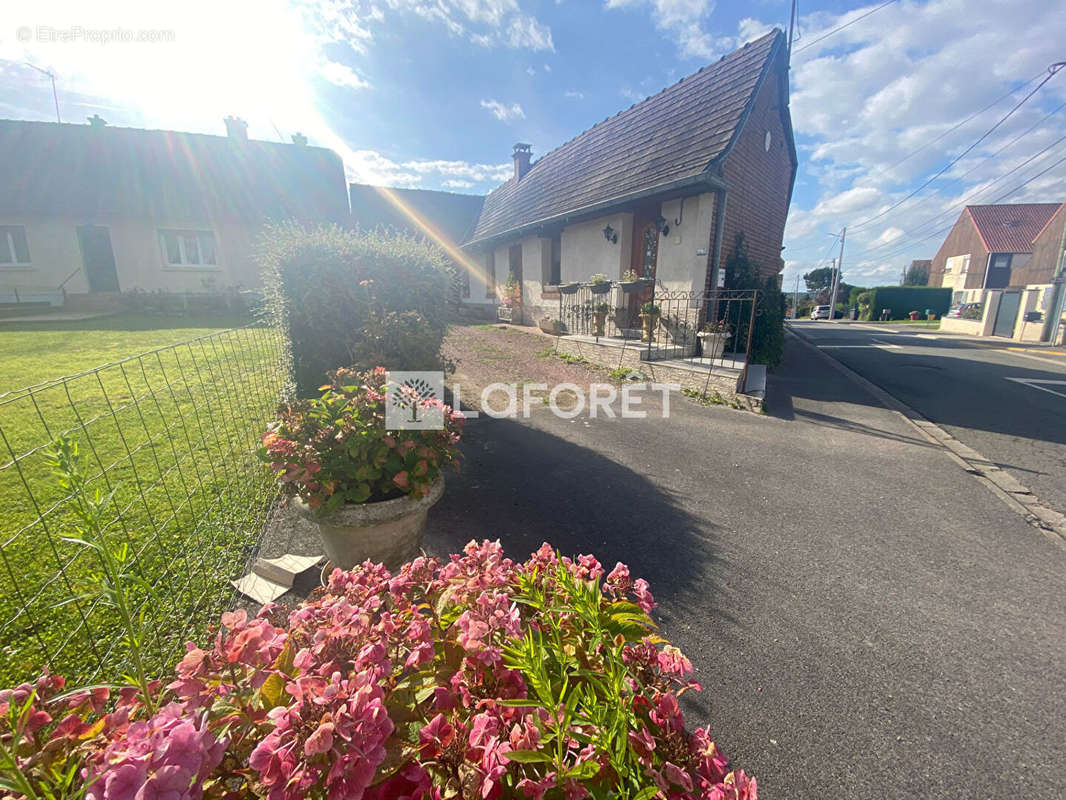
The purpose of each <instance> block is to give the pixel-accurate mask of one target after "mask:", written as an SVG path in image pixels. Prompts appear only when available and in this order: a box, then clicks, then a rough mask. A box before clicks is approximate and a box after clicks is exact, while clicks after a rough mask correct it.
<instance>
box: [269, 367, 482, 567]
mask: <svg viewBox="0 0 1066 800" xmlns="http://www.w3.org/2000/svg"><path fill="white" fill-rule="evenodd" d="M329 379H330V383H329V385H327V386H325V387H324V389H325V391H324V392H323V393H322V395H321V397H318V398H315V399H310V400H298V401H296V402H293V403H287V404H284V405H282V406H281V408H280V410H279V412H278V417H277V419H276V420H275V422H274V423H272V424H271V425H270V427H269V428H268V429H267V431H266V432H265V433H264V434H263V441H262V447H260V448H259V451H258V455H259V457H260V459H262V460H263V461H265V462H266V463H267V464H269V465H270V469H271V470H272V471H273V472H274V473H275V475H276V476H277V479H278V481H279V482H280V483H281V484H282V486H283V487H284V489H285V490H286V491H288V492H290V493H291V494H293V495H295V497H294V499H293V502H294V504H295V507H296V509H297V510H298V511H299V512H300V513H301V514H303V515H304V516H306V517H308V518H309V519H311V520H313V521H314V522H315V523H316V524H317V525H318V532H319V535H320V536H321V537H322V545H323V547H324V548H325V551H326V556H327V557H328V558H329V560H330V561H331V562H332V563H333V566H335V567H340V568H341V569H351V568H352V567H354V566H355V565H356V564H361V563H362V562H364V561H366V560H367V559H370V560H371V561H373V562H375V563H378V562H380V563H384V564H385V565H386V566H390V567H396V566H398V565H400V564H402V563H403V562H404V561H406V560H408V559H410V558H413V557H414V556H415V555H417V553H418V551H419V547H420V545H421V543H422V531H423V529H424V528H425V523H426V514H427V512H428V511H429V509H430V507H431V506H432V505H433V504H434V503H436V502H437V501H438V500H439V499H440V496H441V494H442V493H443V491H444V475H443V470H444V468H445V467H446V466H448V465H457V464H458V461H459V453H458V443H459V432H460V429H461V427H462V419H463V418H462V415H461V414H455V413H453V412H452V410H451V409H450V408H448V407H447V406H445V405H443V404H442V403H441V401H440V400H439V399H437V398H432V397H431V398H423V397H422V396H421V395H419V394H418V392H417V391H416V390H414V389H412V390H410V391H408V394H412V395H413V397H412V400H411V404H412V407H413V408H414V407H417V408H421V409H423V410H426V409H431V408H432V409H434V410H436V409H440V410H442V411H443V423H444V427H443V428H442V429H439V430H396V431H390V430H386V428H385V404H386V396H387V392H389V391H393V392H399V391H403V389H402V387H394V386H389V385H386V382H385V369H384V367H378V368H377V369H375V370H372V371H370V372H363V373H361V372H356V371H355V370H351V369H339V370H336V371H335V372H332V373H330V374H329ZM415 404H417V406H416V405H415Z"/></svg>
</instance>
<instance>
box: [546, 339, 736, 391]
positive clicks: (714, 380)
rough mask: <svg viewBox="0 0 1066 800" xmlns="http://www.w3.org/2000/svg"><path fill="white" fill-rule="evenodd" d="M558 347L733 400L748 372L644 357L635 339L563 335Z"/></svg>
mask: <svg viewBox="0 0 1066 800" xmlns="http://www.w3.org/2000/svg"><path fill="white" fill-rule="evenodd" d="M556 350H557V351H558V352H560V353H567V354H569V355H572V356H581V357H582V358H585V359H587V360H588V361H591V362H592V363H593V364H599V365H600V366H602V367H607V368H609V369H617V368H619V367H627V368H629V369H632V370H637V371H638V372H640V373H642V374H643V375H644V376H645V377H646V378H647V379H648V380H650V381H654V382H655V383H677V384H680V385H681V388H682V389H692V390H694V391H697V392H706V393H707V394H712V393H713V392H716V391H717V392H718V393H719V394H720V395H722V397H724V398H725V399H726V400H732V399H734V398H735V397H736V396H737V394H738V393H739V389H740V386H739V384H740V379H741V377H743V374H744V373H743V370H739V369H730V368H728V367H720V368H716V371H714V372H708V370H707V369H706V368H705V367H700V366H698V365H693V366H692V367H682V366H679V365H676V364H666V363H664V362H662V361H644V360H643V359H642V358H641V354H642V353H643V352H644V351H643V349H642V348H641V347H640V343H639V342H633V343H632V346H629V347H624V348H623V347H620V346H618V345H615V344H599V343H597V342H590V341H585V340H582V339H575V338H573V337H571V336H560V337H559V339H558V342H557V344H556Z"/></svg>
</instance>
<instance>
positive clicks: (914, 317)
mask: <svg viewBox="0 0 1066 800" xmlns="http://www.w3.org/2000/svg"><path fill="white" fill-rule="evenodd" d="M907 316H908V317H910V318H911V322H914V321H916V320H917V319H918V318H919V317H921V313H920V312H918V311H911V312H910V313H909V314H908V315H907Z"/></svg>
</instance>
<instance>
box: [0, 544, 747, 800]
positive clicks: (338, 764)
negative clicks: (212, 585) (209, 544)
mask: <svg viewBox="0 0 1066 800" xmlns="http://www.w3.org/2000/svg"><path fill="white" fill-rule="evenodd" d="M654 605H655V602H654V600H653V598H652V595H651V593H650V591H649V587H648V585H647V583H646V582H645V581H643V580H639V579H638V580H633V579H632V578H631V577H630V574H629V570H628V569H627V568H626V567H625V566H624V565H622V564H618V565H617V566H615V568H614V569H613V570H611V571H610V572H609V573H606V574H605V571H604V569H603V567H601V565H600V564H599V562H598V561H596V559H595V558H593V557H592V556H580V557H578V558H577V560H570V559H569V558H560V557H559V556H558V555H557V554H556V553H555V552H554V551H553V550H552V549H551V548H550V547H548V546H547V545H544V546H543V547H541V548H540V549H539V550H538V551H537V552H536V553H534V554H533V555H532V557H531V558H530V559H529V560H528V561H526V562H525V563H522V564H515V563H513V562H512V561H510V560H509V559H507V558H504V556H503V552H502V548H501V547H500V545H499V543H498V542H496V543H491V542H482V543H481V544H476V543H474V542H471V543H470V544H468V545H467V546H466V548H465V550H464V551H463V553H462V554H461V555H453V556H451V557H450V558H449V559H448V560H447V561H444V562H442V561H440V560H438V559H436V558H418V559H415V560H414V561H412V562H410V563H408V564H405V565H404V566H403V567H402V568H401V569H400V570H399V571H398V572H397V573H396V574H391V573H389V572H388V571H387V570H386V569H385V568H384V567H382V566H380V565H372V564H370V563H369V562H368V563H366V564H364V565H362V566H361V567H358V568H357V569H355V570H353V571H351V572H342V571H340V570H335V571H334V572H333V574H332V576H331V577H330V579H329V585H328V587H327V588H326V589H325V591H324V592H320V594H319V595H318V596H317V597H315V598H313V599H312V601H310V602H308V603H305V604H304V605H301V606H299V607H297V608H296V609H294V610H292V611H291V612H290V613H289V614H288V615H287V616H286V615H285V614H284V613H282V611H281V609H279V608H277V607H275V606H272V605H268V606H265V607H264V608H263V609H262V610H261V611H260V613H259V615H258V616H257V617H255V618H254V619H249V618H248V616H247V615H246V614H245V612H243V611H238V612H230V613H227V614H224V615H223V616H222V626H221V628H220V629H219V630H218V632H217V635H216V636H215V637H214V641H213V642H212V643H211V644H210V645H209V646H208V647H206V648H200V647H197V646H196V645H194V644H192V643H189V644H188V646H187V649H188V652H187V653H186V654H185V657H184V658H183V659H182V660H181V662H180V663H179V664H178V666H177V670H176V676H175V678H174V680H173V681H172V682H171V683H169V685H167V686H166V687H165V689H160V688H158V687H156V688H154V689H153V691H156V692H159V693H160V695H161V696H160V697H159V698H157V699H158V702H156V703H155V704H154V707H155V708H157V709H158V710H156V711H154V712H148V711H147V710H146V708H145V706H144V705H143V704H142V703H141V702H140V700H139V699H138V697H137V695H136V693H135V692H129V691H127V692H122V693H120V695H119V698H118V702H117V704H116V705H114V706H113V710H110V711H106V710H105V704H106V703H107V701H108V698H109V692H108V690H107V689H93V690H92V691H85V692H82V693H80V694H76V695H68V696H65V697H64V696H62V695H58V696H57V692H58V691H59V689H61V688H62V682H61V680H60V679H58V678H54V677H52V676H45V677H44V678H42V679H41V681H39V682H38V684H37V686H36V687H33V686H29V685H25V686H22V687H19V688H18V689H15V690H14V691H8V692H5V693H3V694H0V712H2V715H3V717H2V718H3V720H4V721H0V759H2V760H0V774H2V775H3V782H2V783H0V797H3V796H7V797H20V796H38V797H43V796H48V792H49V791H50V792H52V796H61V795H62V794H63V793H62V792H56V791H55V789H56V787H57V786H59V785H61V784H62V782H63V781H64V780H65V781H67V782H68V783H71V784H77V785H80V786H83V787H84V786H87V787H88V789H87V794H88V796H89V797H90V798H91V800H142V798H156V797H165V798H167V800H171V798H173V800H200V798H239V797H241V798H243V797H266V798H269V800H302V799H303V798H326V799H327V800H341V799H342V798H344V799H345V800H359V798H368V799H369V800H385V798H412V799H413V798H422V799H425V800H431V799H432V800H444V798H471V799H473V798H478V799H479V800H495V798H501V797H508V798H510V797H519V798H531V799H532V800H541V798H549V799H551V798H567V800H579V798H584V797H618V798H631V799H634V800H650V798H653V797H658V798H670V799H671V800H673V799H674V798H677V799H679V800H681V799H684V798H707V800H727V799H728V800H743V799H745V798H746V799H748V800H755V798H756V797H757V793H756V785H755V781H754V780H753V779H751V778H749V777H748V776H746V775H745V774H744V773H743V772H742V771H736V772H732V771H730V770H729V768H728V765H727V761H726V759H725V757H724V756H723V755H722V753H721V752H720V751H719V750H718V748H717V747H716V745H715V744H714V742H713V741H712V739H711V738H710V735H709V734H708V733H707V731H706V730H705V729H703V728H697V729H695V730H693V731H689V730H687V729H686V728H685V726H684V723H683V720H682V716H681V711H680V709H679V707H678V697H679V696H681V695H682V694H683V693H684V692H687V691H691V690H694V689H699V686H698V684H696V683H694V682H692V681H691V680H689V678H688V675H689V673H691V671H692V665H691V664H690V663H689V661H688V659H686V658H685V657H684V656H683V655H682V654H681V652H680V651H678V650H677V648H675V647H672V646H670V645H669V644H668V643H666V642H664V641H663V640H662V639H661V638H659V637H657V636H656V635H655V633H654V628H655V626H654V623H653V622H652V621H651V619H650V617H649V616H648V613H649V611H650V610H651V609H652V608H653V606H654ZM5 793H6V794H5ZM68 796H69V795H68Z"/></svg>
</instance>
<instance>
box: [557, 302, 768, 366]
mask: <svg viewBox="0 0 1066 800" xmlns="http://www.w3.org/2000/svg"><path fill="white" fill-rule="evenodd" d="M757 299H758V290H756V289H715V290H711V291H671V290H668V289H666V288H664V287H662V286H661V285H657V286H652V285H651V284H650V282H649V283H647V284H640V285H632V284H630V285H625V284H619V283H613V284H610V285H609V287H606V289H605V288H604V287H603V286H602V285H601V287H600V288H597V287H595V286H593V285H588V284H585V285H581V286H578V287H572V288H571V291H570V292H566V293H561V294H560V296H559V312H558V316H559V321H560V322H561V323H562V324H563V326H564V327H565V330H566V334H568V335H572V336H589V337H593V338H595V339H596V340H597V341H600V340H604V341H605V343H608V344H610V343H622V344H624V346H626V347H634V348H640V349H641V351H642V355H641V358H642V359H644V360H647V361H662V360H668V359H673V360H683V361H687V362H689V363H691V364H699V365H702V366H705V367H708V368H711V369H713V368H715V367H718V368H722V369H732V370H746V369H747V364H748V360H749V359H750V357H751V344H752V335H753V332H754V330H755V325H756V318H757V313H756V312H757V309H756V307H757ZM648 304H650V307H649V305H648ZM645 310H647V311H649V312H651V313H644V311H645Z"/></svg>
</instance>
